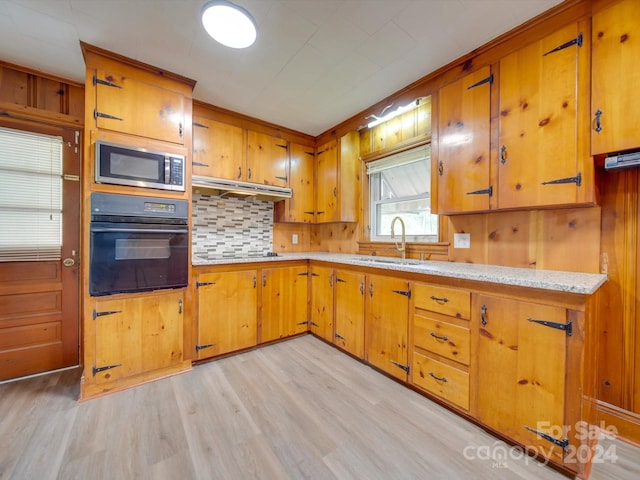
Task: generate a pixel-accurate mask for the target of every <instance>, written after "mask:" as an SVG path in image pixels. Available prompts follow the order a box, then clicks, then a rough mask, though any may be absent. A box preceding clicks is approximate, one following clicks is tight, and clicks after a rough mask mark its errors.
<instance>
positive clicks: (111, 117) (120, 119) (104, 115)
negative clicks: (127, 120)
mask: <svg viewBox="0 0 640 480" xmlns="http://www.w3.org/2000/svg"><path fill="white" fill-rule="evenodd" d="M98 117H100V118H106V119H108V120H119V121H121V122H122V121H123V120H124V119H123V118H120V117H114V116H113V115H109V114H108V113H102V112H99V111H97V110H94V111H93V118H96V119H97V118H98Z"/></svg>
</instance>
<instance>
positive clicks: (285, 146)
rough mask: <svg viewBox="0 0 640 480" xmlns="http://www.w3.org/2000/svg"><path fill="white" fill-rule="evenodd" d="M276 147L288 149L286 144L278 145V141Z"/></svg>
mask: <svg viewBox="0 0 640 480" xmlns="http://www.w3.org/2000/svg"><path fill="white" fill-rule="evenodd" d="M276 147H280V148H284V149H285V150H288V149H289V147H288V145H280V144H279V143H276Z"/></svg>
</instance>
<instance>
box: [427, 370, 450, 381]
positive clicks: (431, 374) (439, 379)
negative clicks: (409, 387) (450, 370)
mask: <svg viewBox="0 0 640 480" xmlns="http://www.w3.org/2000/svg"><path fill="white" fill-rule="evenodd" d="M429 375H430V376H431V377H432V378H434V379H435V380H436V381H438V382H444V383H446V382H447V379H446V378H445V377H438V376H437V375H436V374H435V373H433V372H429Z"/></svg>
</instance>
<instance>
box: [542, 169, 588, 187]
mask: <svg viewBox="0 0 640 480" xmlns="http://www.w3.org/2000/svg"><path fill="white" fill-rule="evenodd" d="M562 183H575V184H576V185H577V186H581V185H582V173H580V172H578V175H576V176H575V177H567V178H558V179H556V180H549V181H548V182H542V185H558V184H562Z"/></svg>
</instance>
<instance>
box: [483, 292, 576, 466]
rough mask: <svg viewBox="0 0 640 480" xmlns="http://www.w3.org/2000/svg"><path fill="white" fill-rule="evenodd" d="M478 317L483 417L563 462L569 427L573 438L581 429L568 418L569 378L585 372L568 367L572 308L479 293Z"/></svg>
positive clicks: (503, 430) (527, 444) (520, 440)
mask: <svg viewBox="0 0 640 480" xmlns="http://www.w3.org/2000/svg"><path fill="white" fill-rule="evenodd" d="M473 317H474V318H473V323H474V325H475V326H474V328H476V329H477V332H476V334H475V339H476V350H477V352H476V356H477V365H476V367H477V373H476V374H477V384H478V388H477V392H476V396H477V417H478V419H479V420H480V421H481V422H482V423H485V424H486V425H488V426H490V427H492V428H495V429H496V430H498V431H500V432H501V433H503V434H505V435H507V436H508V437H510V438H512V439H514V440H516V441H517V442H520V443H521V444H523V445H526V446H528V447H534V448H536V450H537V451H539V452H541V453H543V456H545V457H549V458H552V459H554V460H556V461H559V462H562V459H563V456H564V448H565V447H568V445H569V438H568V437H567V432H565V427H568V428H569V433H570V434H571V435H573V434H574V433H575V427H576V425H575V422H573V421H571V419H569V418H565V406H566V405H565V403H566V397H565V393H566V388H567V387H566V385H567V384H566V376H567V375H568V374H571V375H580V374H581V372H579V371H578V372H567V368H566V359H567V339H568V331H567V330H564V329H562V328H567V327H566V326H567V325H570V323H569V322H568V317H567V310H566V309H565V308H560V307H556V306H549V305H543V304H537V303H531V302H524V301H519V300H513V299H506V298H498V297H494V296H489V295H477V296H475V298H474V301H473ZM574 393H575V392H574ZM572 401H577V402H580V399H579V398H576V399H572Z"/></svg>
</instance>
